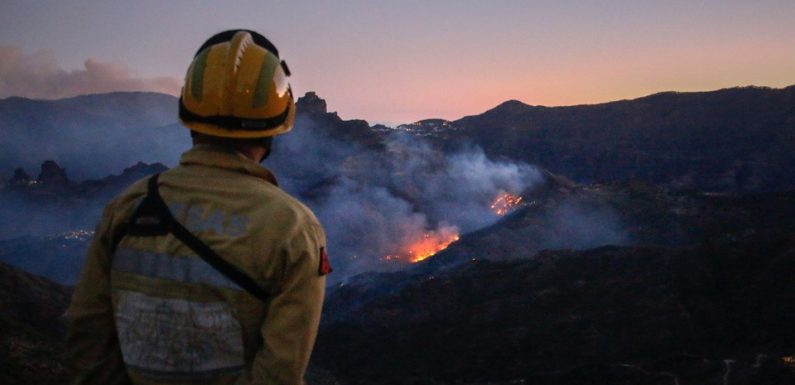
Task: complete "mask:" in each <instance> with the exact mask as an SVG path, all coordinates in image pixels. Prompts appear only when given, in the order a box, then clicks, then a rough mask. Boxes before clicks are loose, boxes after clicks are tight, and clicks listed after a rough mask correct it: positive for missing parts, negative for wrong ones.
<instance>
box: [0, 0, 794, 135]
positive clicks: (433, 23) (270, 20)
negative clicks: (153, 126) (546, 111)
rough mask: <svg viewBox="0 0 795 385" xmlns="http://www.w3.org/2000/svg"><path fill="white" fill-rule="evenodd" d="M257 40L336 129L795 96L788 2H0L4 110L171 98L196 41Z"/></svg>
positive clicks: (0, 78)
mask: <svg viewBox="0 0 795 385" xmlns="http://www.w3.org/2000/svg"><path fill="white" fill-rule="evenodd" d="M230 28H249V29H253V30H256V31H259V32H261V33H262V34H264V35H265V36H267V37H268V38H269V39H270V40H272V41H273V42H274V43H275V44H276V46H277V47H278V48H279V50H280V53H281V56H282V58H284V59H285V60H286V61H287V62H288V63H289V65H290V68H291V69H292V72H293V77H292V78H291V83H292V85H293V89H294V90H295V91H296V94H297V95H299V96H300V95H302V94H303V93H304V92H306V91H308V90H314V91H317V93H318V94H319V95H320V96H321V97H323V98H325V99H326V100H327V101H328V104H329V109H330V110H335V111H338V112H339V114H340V116H341V117H342V118H344V119H354V118H360V119H366V120H368V121H370V122H387V123H393V124H394V123H403V122H411V121H415V120H419V119H425V118H434V117H439V118H446V119H458V118H460V117H462V116H465V115H472V114H477V113H481V112H483V111H485V110H487V109H489V108H491V107H494V106H495V105H497V104H499V103H501V102H503V101H505V100H508V99H518V100H521V101H523V102H525V103H527V104H533V105H548V106H554V105H572V104H582V103H598V102H606V101H612V100H618V99H627V98H635V97H640V96H644V95H648V94H651V93H655V92H660V91H706V90H714V89H719V88H725V87H733V86H746V85H757V86H769V87H784V86H788V85H792V84H795V1H793V0H756V1H750V0H744V1H741V0H720V1H717V0H716V1H712V0H709V1H698V0H690V1H678V0H677V1H644V0H632V1H625V0H616V1H597V0H593V1H465V0H451V1H428V0H426V1H399V2H398V1H394V2H386V1H237V2H234V1H224V2H217V1H216V2H213V1H135V2H130V1H107V0H103V1H98V0H91V1H88V0H86V1H9V0H0V98H4V97H8V96H11V95H21V96H26V97H34V98H57V97H66V96H73V95H76V94H81V93H93V92H107V91H114V90H152V91H159V92H168V93H172V94H176V93H178V91H179V87H180V86H181V83H182V77H183V76H184V71H185V69H186V68H187V66H188V63H189V62H190V60H191V58H192V56H193V54H194V52H195V50H196V49H197V48H198V47H199V45H201V43H202V42H203V41H204V40H205V39H206V38H208V37H209V36H211V35H212V34H214V33H215V32H219V31H221V30H224V29H230Z"/></svg>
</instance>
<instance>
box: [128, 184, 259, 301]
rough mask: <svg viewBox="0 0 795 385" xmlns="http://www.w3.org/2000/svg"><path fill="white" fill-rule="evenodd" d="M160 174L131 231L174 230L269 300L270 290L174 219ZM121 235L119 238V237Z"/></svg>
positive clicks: (222, 270) (150, 233)
mask: <svg viewBox="0 0 795 385" xmlns="http://www.w3.org/2000/svg"><path fill="white" fill-rule="evenodd" d="M159 176H160V174H155V175H152V176H151V177H150V178H149V180H148V182H147V193H146V197H145V198H144V200H143V201H142V202H141V204H140V205H139V206H138V207H137V208H136V209H135V212H133V214H132V216H131V217H130V223H129V228H128V230H127V233H128V234H130V235H136V236H158V235H165V234H168V233H171V234H172V235H174V236H175V237H176V238H177V239H179V240H180V241H181V242H182V243H184V244H185V245H186V246H188V247H189V248H190V249H191V250H193V252H194V253H196V255H198V256H199V257H200V258H201V259H203V260H204V262H207V264H208V265H210V266H212V267H213V268H214V269H215V270H218V272H220V273H221V274H223V275H224V276H225V277H226V278H228V279H230V280H231V281H232V282H234V283H236V284H237V285H238V286H240V287H241V288H243V289H244V290H245V291H247V292H248V293H249V294H251V295H253V296H254V297H256V298H259V299H260V300H262V301H263V302H265V301H267V300H268V292H267V291H265V290H264V289H262V288H261V287H260V286H259V285H258V284H257V283H256V282H255V281H254V279H252V278H251V277H249V276H248V275H247V274H246V273H244V272H243V271H242V270H240V269H239V268H237V267H236V266H235V265H233V264H231V263H230V262H228V261H226V260H225V259H223V258H222V257H221V256H220V255H218V253H216V252H215V251H214V250H213V249H212V248H210V246H207V244H206V243H204V242H203V241H202V240H201V239H199V238H198V237H196V235H194V234H193V233H191V232H190V230H188V229H186V228H185V226H183V225H182V224H181V223H179V221H177V220H176V219H175V218H174V215H173V214H172V213H171V210H169V209H168V205H166V202H165V201H163V198H162V197H161V196H160V191H159V190H158V183H157V180H158V177H159ZM122 236H123V235H122ZM120 238H121V237H117V239H120Z"/></svg>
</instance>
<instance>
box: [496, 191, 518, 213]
mask: <svg viewBox="0 0 795 385" xmlns="http://www.w3.org/2000/svg"><path fill="white" fill-rule="evenodd" d="M520 203H522V197H521V196H519V195H514V194H511V193H508V192H503V193H502V194H500V195H498V196H497V198H494V201H493V202H491V211H493V212H494V214H497V215H499V216H503V215H505V214H508V213H509V212H511V211H513V210H514V209H516V208H517V207H518V206H519V204H520Z"/></svg>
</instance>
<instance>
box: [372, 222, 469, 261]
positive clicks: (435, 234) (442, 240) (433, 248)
mask: <svg viewBox="0 0 795 385" xmlns="http://www.w3.org/2000/svg"><path fill="white" fill-rule="evenodd" d="M458 239H459V234H458V229H457V228H456V227H452V226H451V227H442V228H440V229H438V230H432V231H427V232H425V233H423V234H422V235H421V237H420V238H419V239H416V240H414V241H412V242H411V243H409V244H408V245H407V246H406V247H404V249H403V250H402V251H401V252H400V253H398V254H390V255H387V256H385V257H383V258H381V259H382V260H384V261H387V262H391V261H409V262H411V263H417V262H419V261H422V260H425V259H428V258H429V257H431V256H433V255H434V254H436V253H438V252H440V251H442V250H444V249H446V248H447V246H450V244H451V243H453V242H455V241H457V240H458Z"/></svg>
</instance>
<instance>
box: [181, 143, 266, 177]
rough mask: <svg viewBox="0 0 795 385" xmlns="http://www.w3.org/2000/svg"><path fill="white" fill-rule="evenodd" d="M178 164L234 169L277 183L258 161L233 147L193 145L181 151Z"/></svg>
mask: <svg viewBox="0 0 795 385" xmlns="http://www.w3.org/2000/svg"><path fill="white" fill-rule="evenodd" d="M179 164H180V165H191V164H198V165H203V166H209V167H218V168H223V169H227V170H234V171H237V172H242V173H245V174H249V175H253V176H256V177H258V178H261V179H264V180H266V181H267V182H268V183H271V184H273V185H275V186H278V185H279V183H278V182H277V181H276V176H274V175H273V173H272V172H271V171H270V170H268V169H267V168H265V167H262V166H260V165H259V163H256V162H254V161H253V160H251V159H249V158H247V157H246V156H245V155H243V154H241V153H239V152H237V151H235V150H233V149H229V148H226V147H221V146H216V145H212V144H197V145H194V146H193V148H191V149H190V150H188V151H185V152H184V153H182V156H181V157H180V159H179Z"/></svg>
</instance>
